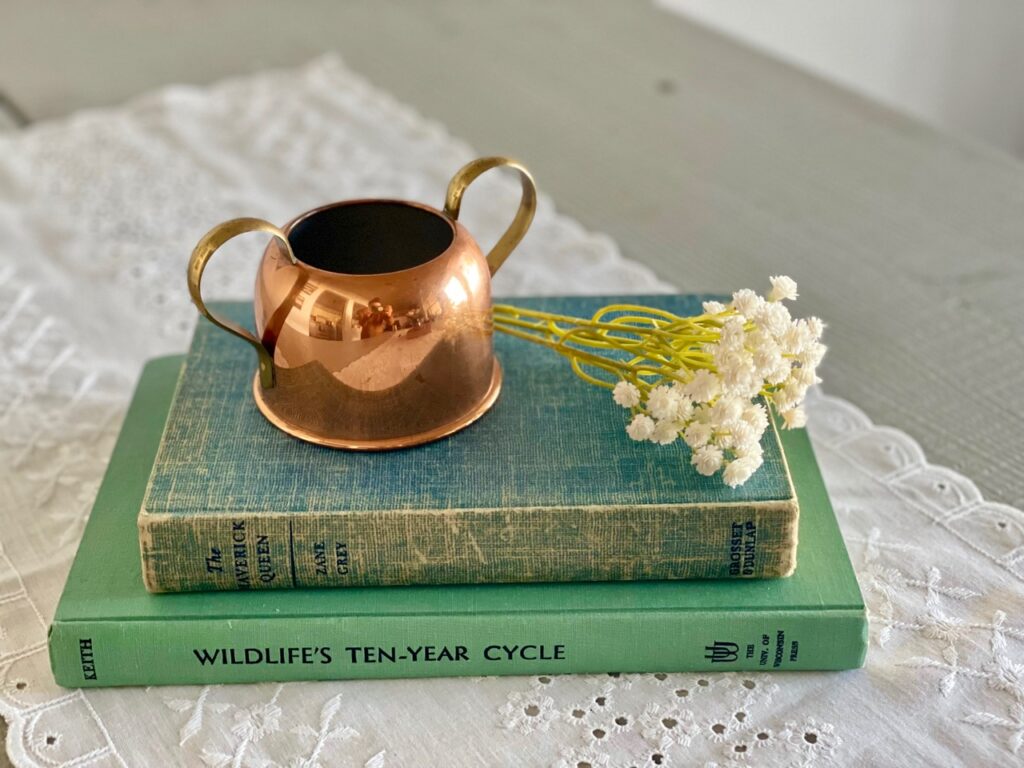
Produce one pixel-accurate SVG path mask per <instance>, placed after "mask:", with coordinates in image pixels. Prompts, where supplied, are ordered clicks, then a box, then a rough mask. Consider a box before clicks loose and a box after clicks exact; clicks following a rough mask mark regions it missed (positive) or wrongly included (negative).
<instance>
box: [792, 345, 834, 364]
mask: <svg viewBox="0 0 1024 768" xmlns="http://www.w3.org/2000/svg"><path fill="white" fill-rule="evenodd" d="M827 350H828V347H826V346H825V345H824V344H822V343H820V342H814V343H813V344H809V345H808V346H807V347H806V348H805V349H804V351H803V352H801V353H800V354H799V355H797V356H796V359H797V360H799V361H800V362H801V363H802V364H803V365H806V366H810V367H811V368H817V367H818V365H819V364H820V363H821V360H822V358H824V357H825V352H826V351H827Z"/></svg>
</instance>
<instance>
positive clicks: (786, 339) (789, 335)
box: [779, 323, 813, 355]
mask: <svg viewBox="0 0 1024 768" xmlns="http://www.w3.org/2000/svg"><path fill="white" fill-rule="evenodd" d="M812 341H813V340H812V339H811V338H810V331H808V330H807V326H806V325H800V324H799V323H792V324H791V325H790V326H789V328H787V329H786V331H785V333H783V334H782V336H780V337H779V346H781V347H782V349H783V350H784V351H785V353H786V354H787V355H799V354H800V353H801V352H803V351H804V350H805V349H806V348H807V347H808V345H809V344H811V343H812Z"/></svg>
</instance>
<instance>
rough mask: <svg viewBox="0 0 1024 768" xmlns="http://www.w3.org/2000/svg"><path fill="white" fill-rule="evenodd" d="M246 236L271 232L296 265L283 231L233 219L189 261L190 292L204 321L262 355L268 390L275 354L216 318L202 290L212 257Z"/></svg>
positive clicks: (209, 235)
mask: <svg viewBox="0 0 1024 768" xmlns="http://www.w3.org/2000/svg"><path fill="white" fill-rule="evenodd" d="M246 232H269V233H270V234H272V235H273V236H274V237H276V238H277V239H278V240H280V241H281V242H282V243H284V247H285V250H286V251H287V252H288V258H290V259H291V260H292V263H293V264H294V263H295V254H294V253H292V246H291V244H290V243H289V242H288V238H287V237H286V236H285V233H284V232H283V231H282V230H281V229H279V228H278V227H276V226H274V225H273V224H271V223H270V222H269V221H264V220H263V219H249V218H244V219H231V220H230V221H225V222H224V223H223V224H218V225H217V226H216V227H214V228H213V229H211V230H210V231H209V232H207V233H206V234H205V235H203V237H202V239H201V240H200V241H199V242H198V243H197V244H196V247H195V248H194V249H193V250H192V255H191V256H190V257H189V260H188V292H189V294H191V296H192V302H193V303H194V304H195V305H196V307H197V308H198V309H199V312H200V314H202V315H203V317H205V318H206V319H207V320H209V321H210V322H211V323H213V324H214V325H216V326H218V327H220V328H223V329H224V330H225V331H227V332H228V333H233V334H234V335H235V336H237V337H238V338H240V339H243V340H245V341H247V342H249V343H250V344H252V345H253V347H255V348H256V354H257V355H259V361H260V384H261V385H262V387H263V388H264V389H272V388H273V387H274V379H275V377H274V358H273V356H272V355H271V353H270V352H269V351H268V350H267V348H266V347H265V346H263V343H262V342H261V341H260V340H259V339H257V338H256V337H255V336H253V335H252V334H251V333H250V332H249V331H248V330H247V329H245V328H243V327H242V326H240V325H238V323H233V322H231V321H230V320H225V319H224V318H222V317H218V316H217V315H215V314H213V313H212V312H211V311H210V310H209V309H208V308H207V306H206V304H205V303H204V302H203V295H202V293H201V291H200V289H199V286H200V282H201V281H202V279H203V270H204V269H206V264H207V262H208V261H209V260H210V257H211V256H213V254H214V253H216V252H217V249H218V248H220V247H221V246H222V245H224V243H226V242H227V241H228V240H230V239H232V238H233V237H237V236H238V235H242V234H245V233H246Z"/></svg>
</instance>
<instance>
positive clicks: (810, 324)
mask: <svg viewBox="0 0 1024 768" xmlns="http://www.w3.org/2000/svg"><path fill="white" fill-rule="evenodd" d="M807 328H808V329H809V330H810V332H811V335H812V336H814V340H815V341H817V340H818V339H820V338H821V334H823V333H824V332H825V324H824V323H823V322H821V318H820V317H808V318H807Z"/></svg>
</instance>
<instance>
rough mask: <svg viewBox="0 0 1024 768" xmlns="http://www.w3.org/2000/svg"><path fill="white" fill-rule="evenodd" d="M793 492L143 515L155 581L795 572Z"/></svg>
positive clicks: (319, 583)
mask: <svg viewBox="0 0 1024 768" xmlns="http://www.w3.org/2000/svg"><path fill="white" fill-rule="evenodd" d="M797 518H798V510H797V505H796V502H764V503H760V504H735V505H730V504H720V505H715V506H708V507H700V506H682V507H680V506H670V505H658V506H654V505H652V506H642V507H623V506H589V507H567V508H531V509H482V510H465V509H447V510H389V511H368V512H360V511H346V512H337V513H303V512H292V513H287V514H268V513H264V514H250V515H230V514H216V513H207V514H202V515H194V516H181V515H159V514H147V513H144V514H142V515H140V517H139V528H140V531H139V533H140V542H141V548H142V561H143V569H142V570H143V576H144V580H145V582H146V586H147V588H148V589H149V590H150V591H152V592H188V591H204V590H223V589H242V590H246V589H274V588H293V587H345V586H354V587H362V586H393V585H408V584H477V583H524V582H545V581H562V582H566V581H630V580H648V579H659V580H660V579H720V578H765V577H777V576H787V575H789V574H790V573H792V571H793V569H794V568H795V566H796V544H797Z"/></svg>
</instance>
